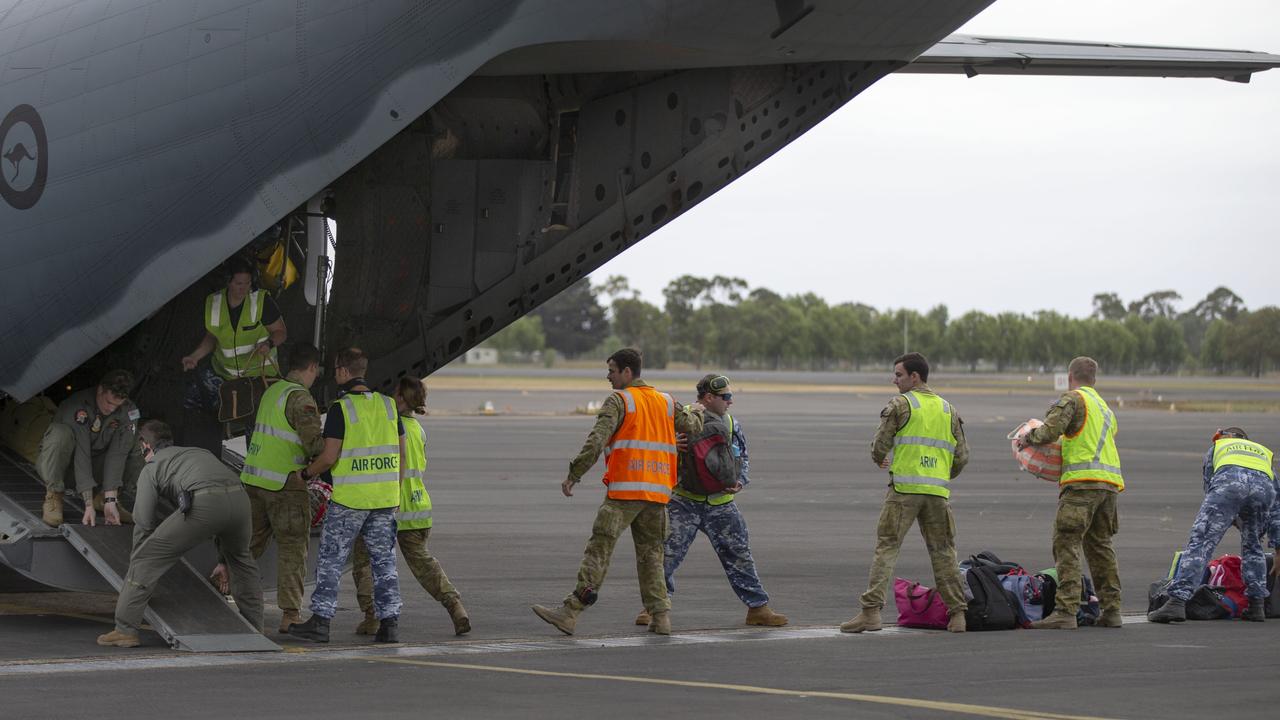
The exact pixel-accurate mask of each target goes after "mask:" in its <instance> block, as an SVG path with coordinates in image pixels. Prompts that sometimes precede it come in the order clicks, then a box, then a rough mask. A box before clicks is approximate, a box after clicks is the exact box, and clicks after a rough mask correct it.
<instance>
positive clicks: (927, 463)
mask: <svg viewBox="0 0 1280 720" xmlns="http://www.w3.org/2000/svg"><path fill="white" fill-rule="evenodd" d="M904 394H905V395H906V398H907V402H908V403H910V405H911V416H910V417H908V418H907V424H906V425H904V426H903V427H902V428H901V429H900V430H898V434H897V435H895V436H894V438H893V464H892V465H890V466H889V473H890V475H891V477H892V478H893V489H894V490H897V491H898V492H900V493H906V494H910V495H939V496H941V497H944V498H945V497H950V496H951V488H950V485H951V465H952V463H953V462H954V460H955V448H956V438H955V435H953V434H952V433H951V404H950V403H948V402H947V401H945V400H943V399H942V398H940V397H938V396H937V395H932V394H927V393H917V392H915V391H914V390H913V391H911V392H907V393H904Z"/></svg>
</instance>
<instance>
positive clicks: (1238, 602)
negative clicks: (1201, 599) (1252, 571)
mask: <svg viewBox="0 0 1280 720" xmlns="http://www.w3.org/2000/svg"><path fill="white" fill-rule="evenodd" d="M1206 584H1207V585H1209V587H1212V588H1215V589H1217V590H1220V591H1221V592H1222V594H1223V596H1224V597H1226V599H1227V600H1229V601H1230V602H1232V603H1234V604H1235V607H1233V608H1231V617H1240V616H1241V615H1242V614H1243V613H1244V609H1245V608H1246V607H1248V606H1249V598H1248V597H1246V596H1245V594H1244V575H1243V573H1242V572H1241V570H1240V556H1239V555H1223V556H1222V557H1220V558H1215V559H1213V560H1210V561H1209V582H1208V583H1206Z"/></svg>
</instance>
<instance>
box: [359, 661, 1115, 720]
mask: <svg viewBox="0 0 1280 720" xmlns="http://www.w3.org/2000/svg"><path fill="white" fill-rule="evenodd" d="M374 659H375V660H376V661H377V662H385V663H395V664H397V665H414V666H418V667H430V668H440V669H445V670H477V671H481V672H495V673H509V674H513V675H533V676H537V677H554V678H567V679H573V680H607V681H612V682H623V683H640V684H645V685H667V686H673V687H684V688H695V689H700V690H729V691H733V692H740V693H751V694H755V695H782V696H786V697H799V698H824V699H828V700H849V701H852V702H861V703H873V704H877V705H896V706H899V707H909V708H915V709H923V710H937V711H939V712H947V713H960V714H963V715H977V716H980V717H991V718H1006V719H1008V720H1102V718H1098V717H1095V716H1091V715H1060V714H1057V713H1049V712H1042V711H1039V710H1018V709H1014V708H1001V707H994V706H990V705H969V704H967V703H954V702H943V701H939V700H923V699H919V698H905V697H894V696H891V695H865V694H862V693H844V692H830V691H824V690H788V689H785V688H773V687H763V686H758V685H735V684H731V683H714V682H698V681H695V680H670V679H665V678H651V677H642V676H636V675H597V674H594V673H575V672H557V671H551V670H530V669H527V668H513V667H499V666H494V665H469V664H466V663H451V662H438V661H431V660H410V659H407V658H374Z"/></svg>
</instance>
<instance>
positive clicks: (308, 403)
mask: <svg viewBox="0 0 1280 720" xmlns="http://www.w3.org/2000/svg"><path fill="white" fill-rule="evenodd" d="M286 379H287V380H289V381H290V382H295V383H298V384H299V385H301V384H302V382H301V381H300V380H299V379H298V376H297V375H296V374H295V373H293V372H290V373H289V375H288V376H287V378H286ZM284 417H285V419H286V420H288V421H289V426H290V427H292V428H293V429H294V431H295V432H297V433H298V439H299V440H301V441H302V450H303V452H305V453H306V454H307V458H308V459H311V458H314V457H315V456H317V455H319V454H320V451H321V450H323V449H324V438H323V437H322V436H321V428H320V408H319V407H318V406H317V405H316V400H315V398H313V397H311V391H309V390H306V389H305V388H304V390H303V391H302V392H298V391H296V390H295V391H293V392H291V393H289V400H288V401H287V402H286V403H285V405H284Z"/></svg>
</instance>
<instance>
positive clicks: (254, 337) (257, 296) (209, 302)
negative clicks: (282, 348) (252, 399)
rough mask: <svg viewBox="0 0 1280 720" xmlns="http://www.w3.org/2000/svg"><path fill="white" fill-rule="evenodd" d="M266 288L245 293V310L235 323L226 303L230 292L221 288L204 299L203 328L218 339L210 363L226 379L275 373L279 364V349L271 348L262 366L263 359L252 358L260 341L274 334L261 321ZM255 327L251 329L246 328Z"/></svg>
mask: <svg viewBox="0 0 1280 720" xmlns="http://www.w3.org/2000/svg"><path fill="white" fill-rule="evenodd" d="M263 292H264V291H263V290H254V291H253V292H250V293H249V294H248V295H246V296H245V299H244V306H243V309H242V310H241V311H240V322H239V323H237V325H236V326H233V325H232V324H231V322H230V320H231V309H230V307H229V306H228V305H227V293H226V291H225V290H219V291H218V292H215V293H213V294H211V295H209V296H208V297H207V298H205V302H204V328H205V330H208V331H209V334H210V335H212V336H213V338H214V340H216V341H217V348H216V352H214V353H213V355H212V358H211V362H212V363H213V371H214V372H215V373H217V374H218V375H220V376H221V377H224V378H237V377H244V376H254V377H257V376H259V375H264V374H265V375H274V374H275V372H274V370H273V368H274V367H276V366H278V361H277V360H276V349H275V348H271V352H270V354H269V358H268V360H267V361H266V364H265V369H264V368H263V359H262V358H260V357H256V358H255V357H251V355H252V353H253V349H254V348H255V347H257V346H258V343H260V342H262V341H263V340H266V339H267V338H269V337H271V331H269V330H267V328H266V326H265V325H263V324H262V309H263V307H264V306H265V305H266V303H265V301H264V300H263V299H262V297H263V295H262V294H263ZM250 326H253V329H252V330H245V329H244V328H245V327H250Z"/></svg>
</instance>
